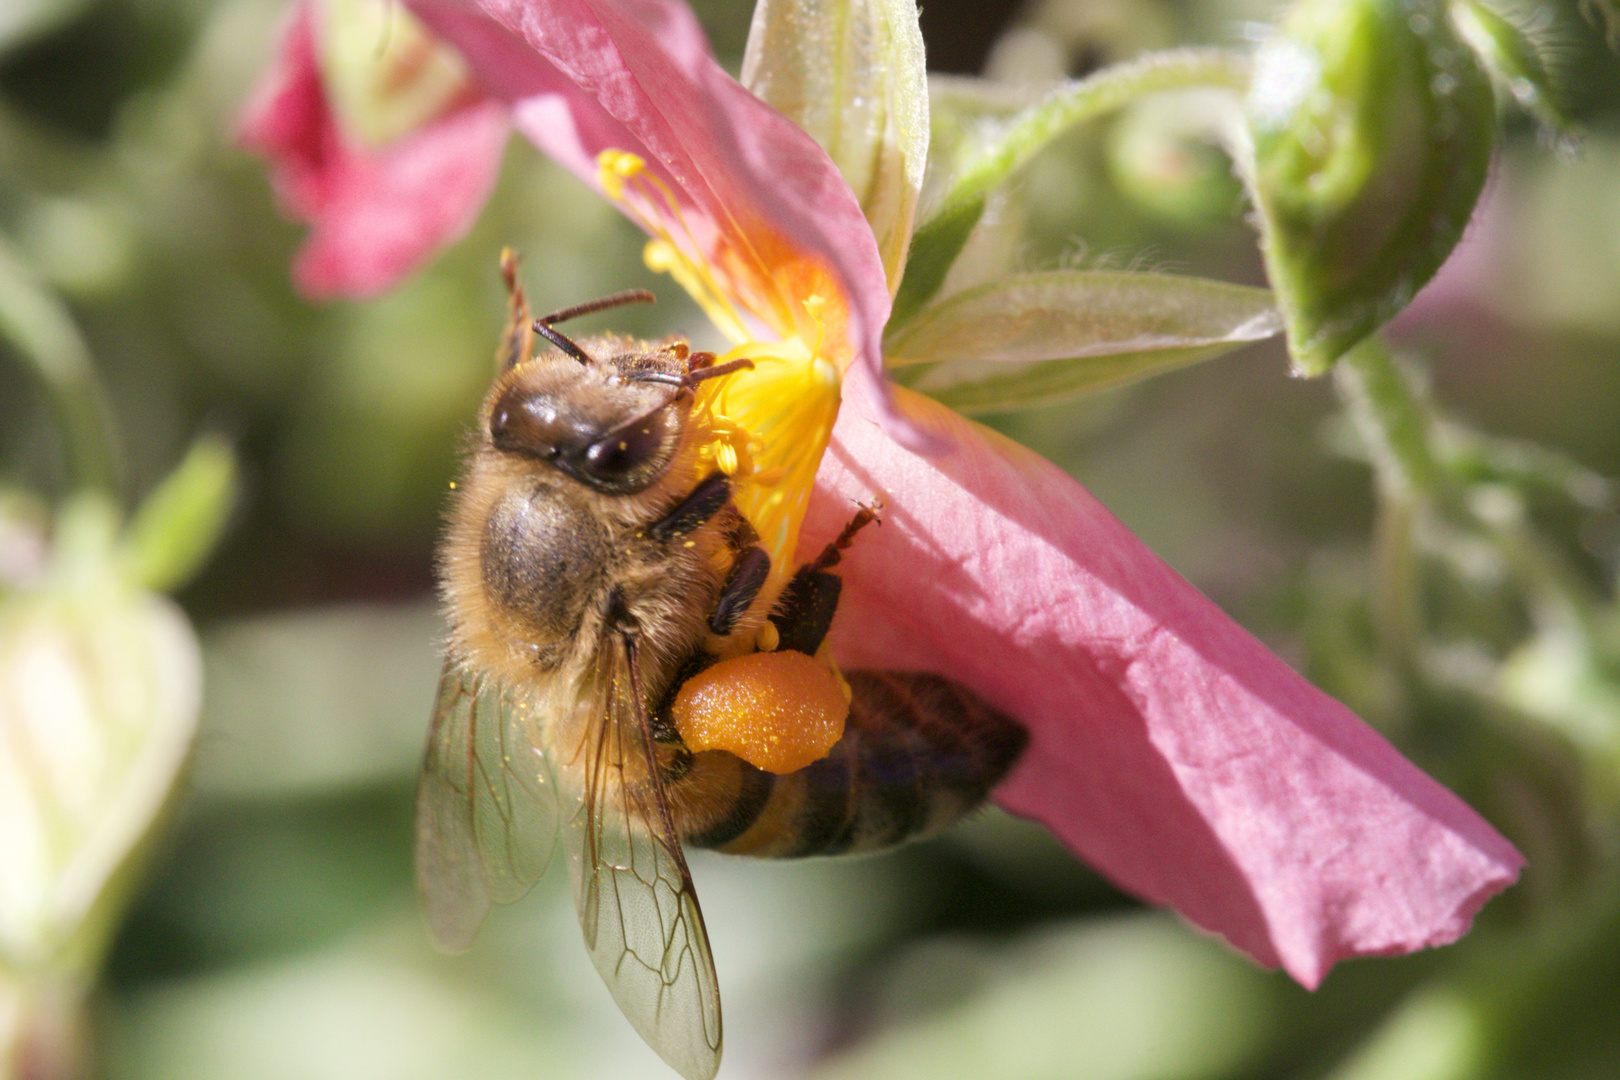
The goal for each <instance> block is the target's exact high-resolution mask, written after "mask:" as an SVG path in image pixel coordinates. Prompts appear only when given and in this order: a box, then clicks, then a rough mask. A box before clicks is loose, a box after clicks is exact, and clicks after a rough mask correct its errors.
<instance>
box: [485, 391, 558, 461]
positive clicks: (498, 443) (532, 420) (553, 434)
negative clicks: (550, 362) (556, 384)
mask: <svg viewBox="0 0 1620 1080" xmlns="http://www.w3.org/2000/svg"><path fill="white" fill-rule="evenodd" d="M489 439H490V442H492V443H494V445H495V448H496V449H497V450H503V451H505V452H507V453H510V454H523V455H525V456H527V457H538V458H554V457H556V456H557V452H558V450H557V448H558V446H559V445H561V444H566V443H567V442H569V441H571V439H572V441H574V442H576V443H577V441H578V435H577V434H576V433H574V431H573V428H572V427H571V426H570V425H568V424H566V423H564V422H563V421H562V420H561V419H560V418H559V417H558V416H557V410H556V409H555V408H554V407H553V406H552V405H551V403H550V402H549V401H547V400H545V399H542V398H535V397H532V396H523V395H511V394H508V395H506V396H504V397H502V398H501V399H500V400H499V401H497V402H496V403H495V407H494V408H493V409H491V410H490V414H489Z"/></svg>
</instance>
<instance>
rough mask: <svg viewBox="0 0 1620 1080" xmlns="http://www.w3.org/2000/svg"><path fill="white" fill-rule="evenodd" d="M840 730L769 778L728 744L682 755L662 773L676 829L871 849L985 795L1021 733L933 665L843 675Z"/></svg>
mask: <svg viewBox="0 0 1620 1080" xmlns="http://www.w3.org/2000/svg"><path fill="white" fill-rule="evenodd" d="M846 678H847V679H848V681H849V685H850V689H851V690H852V691H853V698H852V700H851V702H850V710H849V719H848V721H847V723H846V725H845V729H844V736H843V738H842V739H840V740H839V742H838V744H837V745H836V746H834V747H833V749H832V752H831V753H830V754H829V755H828V756H827V757H825V758H823V759H822V760H820V761H818V762H816V763H815V764H813V765H811V766H809V767H808V768H804V769H801V770H799V771H798V772H796V773H790V774H788V775H785V776H777V775H775V774H772V773H768V772H764V771H762V770H760V769H756V768H754V767H753V766H752V765H749V764H747V763H746V762H743V761H741V760H739V759H738V758H735V757H733V756H731V755H730V754H726V753H722V752H718V751H711V752H709V753H704V754H699V755H697V756H695V757H688V758H687V759H686V763H685V765H686V767H684V768H677V769H674V770H672V771H671V772H670V773H669V774H668V775H667V776H666V778H665V791H666V793H667V795H668V797H669V800H670V803H671V806H672V807H673V808H675V809H676V811H677V813H676V821H677V822H678V823H679V828H680V832H681V839H682V840H684V841H685V842H686V843H688V844H693V845H695V846H697V847H707V848H714V849H716V850H719V851H723V852H727V853H729V854H734V855H758V856H764V857H775V858H794V857H797V856H801V855H839V854H844V853H849V852H858V851H874V850H877V849H878V848H884V847H890V846H892V845H894V844H898V843H901V842H902V841H905V840H911V839H915V838H918V837H923V836H929V835H932V834H933V833H936V832H938V831H939V830H940V829H943V828H944V827H945V826H947V825H949V824H951V823H952V822H954V821H956V820H957V819H958V818H960V817H962V815H964V814H966V813H967V812H968V811H970V810H973V809H974V808H976V807H977V806H979V804H981V803H982V802H984V799H985V796H987V795H988V794H989V793H990V789H991V788H993V787H994V786H995V785H996V784H997V782H999V781H1000V780H1001V778H1002V777H1003V776H1004V775H1006V773H1007V771H1008V769H1010V768H1011V767H1012V764H1013V762H1014V761H1016V760H1017V758H1018V755H1019V753H1020V752H1021V751H1022V750H1023V749H1024V744H1025V743H1026V742H1027V741H1028V735H1027V734H1026V733H1025V731H1024V729H1023V728H1022V727H1020V726H1019V725H1018V724H1017V723H1016V722H1015V721H1013V720H1011V719H1009V718H1008V717H1006V716H1005V715H1003V714H1002V713H999V712H997V711H996V710H995V709H992V708H991V707H990V706H989V705H987V704H985V703H984V702H983V701H981V700H980V699H979V698H978V697H977V695H975V694H974V693H973V692H972V691H970V690H968V689H967V688H966V687H964V686H962V685H960V684H958V683H955V682H952V681H951V680H949V679H945V678H942V677H940V676H938V675H928V674H921V673H909V672H890V671H852V672H848V673H846Z"/></svg>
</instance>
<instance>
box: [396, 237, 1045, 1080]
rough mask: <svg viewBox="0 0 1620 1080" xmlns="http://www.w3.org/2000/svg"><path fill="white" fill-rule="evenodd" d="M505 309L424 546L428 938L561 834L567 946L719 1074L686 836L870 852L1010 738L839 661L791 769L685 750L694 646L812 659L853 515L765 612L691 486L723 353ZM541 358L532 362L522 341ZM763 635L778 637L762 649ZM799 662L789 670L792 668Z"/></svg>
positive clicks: (998, 772) (712, 491)
mask: <svg viewBox="0 0 1620 1080" xmlns="http://www.w3.org/2000/svg"><path fill="white" fill-rule="evenodd" d="M502 272H503V275H504V276H505V278H506V283H507V289H508V295H509V305H510V316H509V320H508V325H507V330H506V333H505V335H504V337H503V339H502V345H501V348H500V350H499V353H498V362H499V367H500V371H499V374H498V376H497V377H496V379H495V382H494V384H493V385H492V386H491V388H490V390H489V393H488V395H487V396H486V397H485V399H484V403H483V405H482V407H481V409H480V411H479V415H478V421H477V428H476V431H475V433H474V437H473V444H472V446H471V448H470V451H469V453H468V455H467V460H466V462H465V467H464V470H463V475H462V479H461V480H460V481H459V482H458V484H457V485H456V488H455V491H454V497H453V499H452V506H451V508H450V511H449V515H448V518H449V523H448V529H447V532H446V535H445V539H444V542H443V545H442V547H441V550H440V555H439V570H440V581H441V592H442V595H443V600H444V605H445V608H446V610H447V613H448V617H449V624H450V634H449V640H448V644H447V648H446V652H445V661H444V673H443V677H442V680H441V682H440V684H439V692H438V698H437V702H436V705H435V707H434V713H433V723H432V729H431V732H430V734H429V738H428V746H427V753H426V759H425V762H424V767H423V773H422V779H421V784H420V788H419V792H418V802H417V846H416V867H417V870H416V873H417V882H418V886H419V889H420V891H421V893H422V896H423V898H424V904H425V908H426V912H427V916H428V921H429V924H430V926H431V929H432V930H433V933H434V935H435V936H436V938H437V939H438V940H439V941H440V943H441V944H443V945H445V946H446V947H449V948H461V947H465V946H466V945H468V944H469V943H470V942H471V940H472V937H473V935H474V933H475V932H476V931H477V929H478V926H479V924H480V923H481V922H482V920H483V918H484V916H485V915H486V914H487V912H488V911H489V909H490V907H491V905H492V904H495V903H507V902H510V901H512V900H516V899H517V898H518V897H519V896H521V895H522V894H523V893H525V892H526V891H527V890H528V889H529V887H530V886H531V885H532V884H533V883H534V882H535V880H536V879H537V878H538V877H539V876H540V874H541V873H542V872H543V871H544V869H545V867H546V864H547V862H548V861H549V859H550V856H551V852H552V848H553V844H554V838H555V837H556V836H557V835H558V834H559V832H560V834H561V836H562V837H563V847H564V849H565V851H566V852H567V858H568V864H569V871H570V875H571V877H572V881H573V891H574V898H575V901H576V905H577V907H578V912H579V919H580V924H581V927H582V929H583V931H584V935H585V945H586V948H587V949H588V951H589V953H590V956H591V959H592V961H593V962H594V963H595V965H596V968H597V970H598V971H599V972H601V974H602V977H603V979H604V980H605V981H606V983H607V985H608V988H609V990H610V991H611V992H612V994H613V997H614V998H615V999H616V1001H617V1002H618V1004H619V1006H620V1008H621V1009H622V1010H623V1011H624V1013H625V1016H626V1017H627V1018H628V1019H629V1020H630V1022H631V1024H632V1025H633V1026H634V1027H635V1028H636V1030H637V1031H638V1032H639V1033H640V1034H641V1036H642V1037H643V1038H644V1039H646V1040H647V1042H648V1043H649V1044H651V1045H652V1047H653V1048H654V1049H655V1050H657V1052H658V1053H659V1054H660V1055H661V1056H662V1057H663V1058H664V1060H665V1061H666V1062H668V1063H669V1064H670V1065H671V1066H673V1067H674V1068H675V1069H676V1070H678V1071H679V1072H680V1073H681V1074H683V1075H684V1076H686V1077H690V1078H693V1080H706V1078H708V1077H711V1076H713V1075H714V1073H715V1070H716V1069H717V1068H718V1067H719V1061H720V1047H721V1022H720V998H719V990H718V986H717V983H716V978H715V970H714V961H713V959H712V957H711V956H710V952H709V943H708V936H707V932H706V931H705V929H704V925H703V915H702V912H701V911H700V909H699V907H698V900H697V895H696V893H695V891H694V890H693V886H692V879H691V875H690V873H689V872H688V870H687V865H686V860H685V858H684V856H683V855H682V845H683V844H693V845H696V846H699V847H709V848H715V849H718V850H720V851H724V852H732V853H737V854H750V855H761V856H778V857H791V856H801V855H817V854H839V853H845V852H857V851H871V850H874V849H877V848H881V847H885V846H888V845H892V844H897V843H899V842H901V841H904V840H907V839H911V838H914V837H920V836H925V835H928V834H931V833H933V832H936V831H938V830H939V829H941V828H943V827H944V826H945V825H947V824H949V823H950V822H952V821H954V820H956V819H957V818H959V817H961V816H962V815H963V814H965V813H967V812H968V811H969V810H971V809H973V808H974V807H976V806H978V805H979V804H980V803H982V802H983V800H984V798H985V796H986V795H987V794H988V792H989V790H990V789H991V787H993V786H994V785H995V783H996V782H997V781H998V780H999V779H1000V778H1001V777H1002V776H1003V775H1004V774H1005V773H1006V771H1007V770H1008V769H1009V768H1010V767H1011V765H1012V763H1013V762H1014V760H1015V759H1016V758H1017V756H1018V754H1019V753H1020V752H1021V750H1022V749H1023V746H1024V743H1025V741H1026V735H1025V732H1024V731H1023V729H1022V728H1021V727H1019V726H1018V725H1017V724H1016V723H1015V722H1014V721H1012V720H1010V719H1008V718H1007V717H1005V716H1004V715H1002V714H1000V713H998V712H996V711H995V710H994V709H992V708H991V707H990V706H988V705H987V704H985V703H984V702H983V701H981V700H979V699H978V698H977V697H976V696H974V694H973V693H972V692H971V691H969V690H967V689H966V688H965V687H963V686H960V685H958V684H956V683H954V682H951V681H950V680H948V679H944V678H941V677H939V676H935V675H926V674H916V673H902V672H849V673H847V675H846V680H847V687H848V718H847V720H846V722H845V727H844V734H843V736H842V737H841V738H840V739H839V741H838V742H837V743H836V744H835V745H834V746H833V747H832V750H831V752H830V753H828V754H827V755H826V756H825V757H823V758H822V759H820V760H818V761H816V762H814V764H811V765H809V766H808V767H805V768H802V769H799V770H798V771H796V772H792V773H789V774H786V775H775V774H773V773H770V772H765V771H763V770H761V769H759V768H756V767H754V766H752V765H750V764H748V763H746V762H744V761H743V760H742V759H740V758H738V757H734V756H732V755H731V754H730V753H728V752H726V751H721V750H705V751H702V752H698V753H694V752H692V751H691V750H689V749H688V748H687V746H686V745H685V743H684V742H683V741H682V738H681V735H680V733H679V731H678V730H677V727H676V725H675V724H674V723H673V722H672V721H671V718H670V714H671V705H672V701H673V700H674V699H675V697H676V694H677V692H678V691H679V689H680V688H681V687H682V685H684V684H686V683H687V682H688V681H689V680H693V679H695V678H696V677H697V676H698V675H699V674H701V673H703V672H704V671H705V670H706V669H711V670H719V669H718V668H711V665H713V664H714V663H715V657H714V656H713V654H712V653H711V652H710V647H711V645H712V644H713V643H714V642H715V641H718V640H724V639H725V638H726V636H727V635H728V634H733V633H736V632H737V628H738V627H739V626H742V625H754V626H759V627H761V628H763V627H764V623H765V621H767V620H768V621H769V623H770V626H769V628H768V632H767V633H764V634H761V635H759V636H760V637H761V638H763V639H764V641H765V644H768V645H772V646H774V649H775V650H778V651H781V652H782V653H783V654H784V655H786V654H788V653H792V652H797V653H800V654H809V655H814V654H815V653H816V652H817V651H818V649H820V647H821V645H822V641H823V639H824V637H825V636H826V633H827V631H828V628H829V625H830V623H831V621H832V617H833V614H834V611H835V610H836V608H837V603H838V593H839V588H840V579H839V578H838V576H837V575H836V574H835V573H833V568H834V567H835V566H836V565H837V564H838V561H839V558H840V553H841V552H842V551H843V550H844V549H845V548H846V547H847V546H848V545H849V544H850V543H851V542H852V540H853V538H854V536H855V533H856V532H857V531H858V530H859V529H860V528H861V527H862V526H864V525H865V524H867V523H868V522H869V521H870V520H871V519H872V517H873V511H872V510H870V509H863V510H861V511H860V512H859V513H858V514H856V515H855V518H854V520H853V521H851V523H850V526H849V528H847V529H845V531H844V534H843V535H842V536H840V537H839V538H838V539H837V540H836V541H834V542H833V543H832V544H829V545H828V546H827V548H826V550H825V551H824V552H823V553H822V554H821V556H820V558H818V559H816V560H814V561H813V562H811V563H809V564H806V565H805V566H803V567H800V568H798V570H797V571H796V572H795V573H794V574H793V575H792V577H791V578H790V579H789V580H788V581H787V584H786V585H785V586H783V587H782V588H781V590H780V593H779V595H778V596H777V597H776V599H775V600H774V602H773V603H770V605H769V609H768V611H764V612H761V611H759V610H757V609H758V608H759V607H761V606H764V605H765V604H766V601H765V600H764V599H762V598H761V596H760V590H761V586H762V584H763V583H764V581H765V580H766V577H767V574H768V571H769V557H768V555H767V554H766V552H765V551H764V549H763V548H761V547H760V546H758V545H757V544H756V543H755V540H756V537H755V535H754V532H753V529H752V528H751V527H750V525H749V523H748V522H747V521H746V520H744V519H743V517H742V515H741V514H740V513H739V511H738V510H737V507H736V505H735V503H734V502H733V500H732V495H731V488H730V481H729V480H728V478H727V477H726V476H725V475H724V474H723V473H721V472H718V471H716V472H712V473H710V474H708V475H706V476H701V478H700V479H697V480H696V481H695V482H694V481H693V480H692V477H693V476H694V475H698V473H699V472H700V468H699V466H698V464H697V462H698V458H697V456H696V455H697V450H698V447H697V443H698V442H699V436H698V435H697V434H695V432H694V427H695V426H696V425H695V424H694V423H693V422H692V420H693V412H692V410H693V401H694V392H695V389H696V388H697V387H698V386H700V385H701V384H702V383H703V382H704V381H706V380H708V379H714V378H725V377H727V376H728V375H730V374H731V373H733V372H734V371H736V370H737V369H738V368H740V367H742V366H745V365H747V364H748V361H738V362H735V363H732V364H718V363H716V361H715V357H714V356H713V354H711V353H705V352H697V351H693V350H691V349H690V348H689V347H688V345H687V344H686V343H685V342H684V341H682V340H680V339H678V338H671V339H668V340H665V341H662V342H645V341H637V340H632V339H629V338H623V337H617V336H613V335H602V336H596V337H589V338H581V339H580V340H578V341H574V340H572V339H570V338H568V337H566V336H564V335H563V334H562V333H561V332H560V331H558V330H556V329H555V324H557V323H560V322H563V321H566V320H567V319H569V318H572V317H574V316H577V315H581V314H585V313H587V312H593V311H600V310H604V309H607V308H611V307H615V306H618V305H620V304H625V303H631V302H640V301H644V300H650V299H651V296H650V295H649V294H646V293H641V292H636V293H622V294H618V295H615V296H610V297H607V298H605V299H602V300H598V301H595V302H593V303H588V304H582V305H579V306H577V307H574V308H569V309H565V310H563V311H560V312H556V313H554V314H552V315H548V316H546V317H544V318H542V319H539V320H533V321H531V319H530V313H529V310H528V305H527V303H526V301H525V300H524V296H523V290H522V288H521V286H520V285H519V284H518V282H517V279H516V265H515V260H514V259H513V257H512V256H511V254H510V253H509V252H508V253H505V254H503V258H502ZM536 333H539V334H541V335H543V336H544V337H546V338H547V339H548V340H549V341H550V343H551V345H552V346H553V347H552V348H551V349H549V350H548V351H546V352H544V353H542V354H540V355H538V356H535V355H531V354H532V351H533V344H534V343H533V336H534V334H536ZM772 638H774V639H775V640H774V641H773V640H771V639H772ZM801 659H803V657H801Z"/></svg>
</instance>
